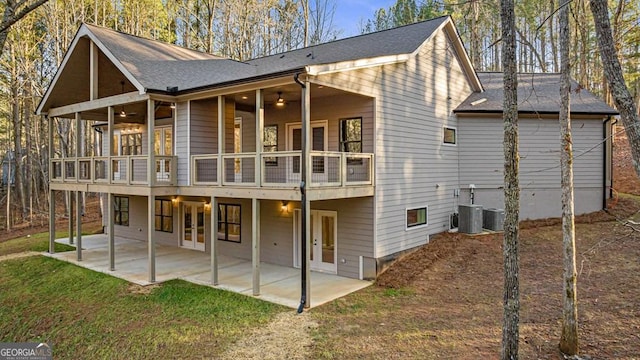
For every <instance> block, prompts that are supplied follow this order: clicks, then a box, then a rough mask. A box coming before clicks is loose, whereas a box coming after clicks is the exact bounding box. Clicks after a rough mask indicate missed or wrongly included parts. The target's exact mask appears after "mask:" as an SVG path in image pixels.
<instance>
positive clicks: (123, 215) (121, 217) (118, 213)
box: [113, 196, 129, 226]
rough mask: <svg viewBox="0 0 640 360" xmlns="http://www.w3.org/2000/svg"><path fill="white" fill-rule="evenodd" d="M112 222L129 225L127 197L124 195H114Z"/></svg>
mask: <svg viewBox="0 0 640 360" xmlns="http://www.w3.org/2000/svg"><path fill="white" fill-rule="evenodd" d="M113 207H114V213H115V214H114V224H116V225H121V226H129V198H128V197H126V196H114V197H113Z"/></svg>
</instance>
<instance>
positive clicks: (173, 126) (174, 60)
mask: <svg viewBox="0 0 640 360" xmlns="http://www.w3.org/2000/svg"><path fill="white" fill-rule="evenodd" d="M498 75H499V74H498ZM497 78H498V79H499V78H500V76H496V75H495V74H494V75H491V74H480V77H479V76H478V74H477V73H476V71H475V70H474V69H473V67H472V65H471V63H470V61H469V58H468V56H467V54H466V52H465V50H464V47H463V44H462V43H461V40H460V37H459V36H458V33H457V31H456V28H455V26H454V24H453V22H452V20H451V18H450V17H439V18H436V19H432V20H429V21H425V22H421V23H417V24H413V25H408V26H403V27H399V28H395V29H390V30H385V31H380V32H376V33H371V34H366V35H361V36H356V37H352V38H347V39H342V40H338V41H333V42H330V43H326V44H321V45H316V46H311V47H308V48H303V49H299V50H295V51H290V52H286V53H282V54H277V55H273V56H268V57H264V58H259V59H254V60H250V61H246V62H238V61H234V60H230V59H225V58H221V57H217V56H214V55H210V54H205V53H201V52H197V51H193V50H188V49H184V48H181V47H178V46H174V45H170V44H166V43H162V42H158V41H153V40H148V39H143V38H139V37H135V36H131V35H128V34H123V33H119V32H116V31H113V30H109V29H105V28H101V27H96V26H91V25H82V26H81V28H80V29H79V31H78V33H77V35H76V36H75V38H74V40H73V42H72V43H71V45H70V48H69V50H68V52H67V54H66V56H65V57H64V60H63V62H62V64H61V66H60V69H59V71H58V72H57V74H56V76H55V78H54V79H53V81H52V83H51V85H50V87H49V89H48V90H47V92H46V93H45V95H44V98H43V100H42V102H41V103H40V105H39V107H38V113H40V114H43V115H45V116H47V117H48V119H49V121H53V120H54V119H59V121H71V122H73V123H74V124H75V126H76V127H77V128H80V127H81V124H82V122H83V121H86V120H94V121H98V122H100V123H99V125H98V126H96V127H95V130H96V131H98V132H99V133H100V136H98V138H99V139H100V143H99V144H98V145H97V146H98V148H99V149H100V150H99V155H100V156H86V155H87V154H85V153H82V149H83V146H81V145H80V142H81V141H83V139H82V137H78V144H77V146H76V153H75V154H74V156H70V157H57V156H56V151H55V146H56V141H55V140H54V138H55V137H54V134H53V130H51V129H50V132H49V144H50V149H51V153H50V155H51V156H50V157H51V165H50V179H51V181H50V192H51V195H50V201H51V204H52V205H51V209H52V210H51V211H52V214H51V234H52V235H51V243H52V247H51V251H53V240H54V235H53V234H54V233H55V231H54V230H55V221H54V217H55V213H54V209H55V206H54V203H55V196H54V195H55V192H59V191H68V192H75V194H76V195H78V194H80V193H81V192H97V193H100V194H102V195H103V198H104V203H105V207H104V214H105V217H104V219H105V220H104V222H105V232H106V233H107V234H108V239H109V240H108V241H109V268H111V269H113V268H115V266H116V256H115V254H114V250H113V249H114V238H116V237H117V238H126V239H133V240H141V241H146V242H147V246H148V251H149V252H148V254H149V255H148V257H149V264H148V277H149V281H150V282H153V281H155V271H156V263H155V256H156V255H155V247H156V244H157V243H161V244H166V245H171V246H175V247H182V248H187V249H193V250H194V251H204V252H206V253H208V254H210V255H211V281H212V283H213V284H217V283H218V281H219V280H218V272H219V269H218V263H217V260H216V259H217V257H218V256H219V255H220V254H222V255H225V256H232V257H236V258H239V259H246V260H250V261H252V263H253V264H254V270H253V288H254V293H259V291H260V266H259V264H260V263H261V262H264V263H272V264H277V265H281V266H287V267H300V266H301V265H302V264H303V263H304V264H308V265H309V266H308V267H307V271H321V272H327V273H332V274H337V275H338V276H343V277H352V278H357V279H371V278H375V277H376V276H377V274H378V273H379V272H380V271H381V269H382V268H383V266H384V264H385V263H386V262H387V261H389V260H390V259H393V258H395V257H397V256H398V255H399V254H402V253H404V252H406V251H410V250H411V249H414V248H416V247H417V246H420V245H424V244H426V243H427V242H428V241H429V236H430V235H433V234H436V233H440V232H443V231H447V230H449V229H450V227H451V223H450V222H451V215H452V214H453V213H455V212H456V209H457V205H458V204H459V203H460V202H461V201H463V202H466V201H468V197H469V192H468V188H469V184H472V183H473V184H474V185H475V186H476V187H477V188H476V189H475V191H476V193H477V197H476V203H479V204H482V202H483V201H486V203H487V205H488V206H492V207H502V206H501V204H500V202H501V190H500V189H501V186H502V184H501V176H502V172H501V171H502V168H501V165H502V160H501V159H502V140H501V139H502V131H501V129H502V128H501V126H502V122H501V121H502V120H501V103H500V101H501V100H500V99H501V92H500V91H499V90H500V89H501V87H500V86H501V85H500V83H499V82H497V81H496V79H497ZM532 79H533V77H532ZM545 79H546V78H545ZM481 80H482V82H481ZM485 81H486V82H487V84H488V85H490V86H489V87H488V88H487V90H488V91H484V90H485V89H484V88H483V83H484V82H485ZM536 81H537V78H536ZM521 82H522V83H524V85H523V86H524V87H523V89H525V90H523V91H525V92H526V87H527V86H529V87H535V85H536V84H535V81H533V80H532V81H529V82H527V80H526V79H525V78H522V81H521ZM547 85H549V86H552V85H553V81H552V82H551V84H547ZM489 90H490V91H489ZM547 90H548V89H547ZM549 91H550V90H549ZM558 91H559V90H558ZM554 96H555V95H554ZM556 98H557V97H556ZM483 99H484V100H483ZM552 99H553V96H551V97H549V98H548V99H547V100H544V99H542V100H541V99H538V101H539V102H540V103H544V102H545V101H547V102H548V101H551V100H552ZM574 102H576V103H575V104H574V103H572V109H573V106H574V105H575V106H576V107H577V108H579V104H580V103H581V102H588V103H590V104H591V103H593V104H596V105H597V106H595V105H594V106H593V107H590V108H588V109H587V110H585V112H584V113H580V114H578V113H576V115H577V116H578V115H580V116H583V117H582V118H580V120H579V121H581V124H582V126H577V127H576V128H575V131H574V136H575V144H576V145H575V146H576V147H577V149H576V151H577V152H579V151H581V149H582V150H586V149H587V148H589V153H588V154H589V155H588V156H582V157H578V158H577V159H576V167H577V168H578V169H579V170H578V171H576V173H575V176H576V190H577V193H578V194H583V195H584V197H585V198H584V199H585V200H584V201H582V200H580V199H578V200H577V202H576V204H577V205H576V206H577V211H578V212H589V211H594V210H598V209H601V208H602V198H603V196H604V197H605V198H606V193H607V187H608V186H610V183H609V185H607V181H609V182H610V176H609V175H608V174H609V172H608V171H609V170H608V169H607V166H608V160H607V157H608V156H610V152H609V151H608V150H607V142H606V139H607V136H608V134H609V130H608V125H607V124H609V122H608V119H609V116H610V115H612V114H615V113H616V112H615V111H614V110H612V109H610V108H609V107H607V106H606V105H604V104H602V103H601V102H600V101H599V100H597V99H596V98H595V97H594V96H593V95H591V94H589V93H588V92H586V91H585V90H583V92H582V94H581V98H580V99H574ZM532 103H533V102H532V101H531V99H528V102H527V104H532ZM534 105H535V104H534ZM557 107H558V105H557V104H556V106H555V109H556V110H549V111H547V112H544V111H538V110H537V109H536V108H535V106H532V107H531V108H530V109H529V108H528V109H527V112H526V113H523V124H524V126H525V128H526V130H525V131H524V132H523V134H522V135H523V136H524V138H523V140H522V141H523V143H522V145H521V149H522V150H521V154H523V155H527V156H523V160H522V161H523V167H524V169H525V174H528V175H526V176H528V177H527V180H526V181H524V182H523V189H524V190H527V189H528V190H527V191H529V192H528V193H527V194H528V195H527V196H525V200H524V201H523V214H524V217H529V218H536V217H546V216H554V215H556V214H559V208H560V204H559V200H557V199H558V197H557V196H555V195H554V194H557V193H559V187H560V177H559V175H557V178H553V176H556V174H557V172H555V170H553V167H554V166H555V165H556V163H557V159H558V158H559V155H558V154H559V149H560V145H559V134H558V133H557V131H558V125H557ZM554 111H555V113H554ZM554 114H555V115H554ZM574 121H575V120H574ZM50 128H53V126H51V127H50ZM603 128H604V130H603ZM603 131H604V133H603ZM534 158H535V161H533V160H534ZM529 160H531V162H527V161H529ZM546 168H551V170H550V171H551V172H549V170H545V169H546ZM580 169H584V171H580ZM303 171H306V173H305V174H304V176H303ZM527 171H531V173H527ZM558 174H559V173H558ZM303 177H306V179H307V181H306V183H305V190H304V192H305V199H304V201H302V193H301V180H302V178H303ZM543 180H544V181H543ZM538 183H541V184H542V185H541V187H540V188H539V187H538V186H537V185H536V184H538ZM594 184H595V185H594ZM530 193H531V194H533V195H531V194H530ZM536 194H539V195H536ZM542 194H544V195H542ZM583 195H580V196H583ZM535 196H538V198H540V201H538V202H536V203H535V204H534V205H533V207H534V208H536V211H533V212H528V210H527V209H529V208H531V207H530V205H531V204H530V202H531V201H534V202H535V201H536V200H535V199H538V198H536V197H535ZM554 197H555V198H554ZM555 200H557V203H555V202H554V201H555ZM303 208H304V209H305V210H306V211H301V209H303ZM303 213H304V216H303ZM77 222H81V217H80V216H78V217H77ZM303 228H304V229H305V233H306V236H304V234H303V233H302V229H303ZM302 239H307V245H308V246H307V247H306V248H307V251H306V252H304V253H302V252H301V248H302V246H301V242H302ZM81 252H82V249H81V246H79V250H78V256H79V257H81ZM185 266H188V263H186V264H185ZM308 278H309V277H307V279H308Z"/></svg>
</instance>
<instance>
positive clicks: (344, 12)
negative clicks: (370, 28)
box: [333, 0, 395, 38]
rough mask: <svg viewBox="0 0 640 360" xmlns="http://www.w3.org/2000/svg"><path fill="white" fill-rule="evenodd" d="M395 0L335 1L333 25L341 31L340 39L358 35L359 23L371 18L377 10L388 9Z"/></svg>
mask: <svg viewBox="0 0 640 360" xmlns="http://www.w3.org/2000/svg"><path fill="white" fill-rule="evenodd" d="M394 3H395V0H336V13H335V16H334V19H333V20H334V24H335V27H336V29H341V30H342V32H341V33H340V36H339V37H340V38H345V37H349V36H355V35H359V34H360V31H359V29H360V22H361V21H362V22H364V21H365V20H366V19H370V18H372V17H373V13H374V12H375V11H376V10H378V9H379V8H381V7H383V8H388V7H389V6H391V5H393V4H394Z"/></svg>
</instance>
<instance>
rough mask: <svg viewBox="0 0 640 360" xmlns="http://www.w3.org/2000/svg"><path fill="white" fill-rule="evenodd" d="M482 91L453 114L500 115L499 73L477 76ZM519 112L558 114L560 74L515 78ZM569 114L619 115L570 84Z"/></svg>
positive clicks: (528, 75)
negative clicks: (516, 79) (482, 88)
mask: <svg viewBox="0 0 640 360" xmlns="http://www.w3.org/2000/svg"><path fill="white" fill-rule="evenodd" d="M478 78H479V79H480V82H481V83H482V86H483V87H484V89H485V91H484V92H482V93H478V92H475V93H473V94H471V95H470V96H469V97H468V98H467V99H466V100H465V101H464V102H462V104H460V106H458V107H457V108H456V109H455V110H454V112H455V113H459V114H460V113H502V108H503V103H502V102H503V76H502V73H501V72H485V73H483V72H479V73H478ZM518 112H519V113H524V114H557V113H559V112H560V74H555V73H554V74H548V73H544V74H541V73H523V74H518ZM571 113H572V114H602V115H617V114H618V112H617V111H616V110H615V109H613V108H611V107H610V106H608V105H607V104H606V103H605V102H604V101H602V100H601V99H600V98H598V97H597V96H595V95H593V94H592V93H591V92H589V91H588V90H587V89H585V88H583V87H582V86H580V85H579V84H578V83H577V82H575V81H573V80H572V81H571Z"/></svg>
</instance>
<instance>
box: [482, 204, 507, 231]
mask: <svg viewBox="0 0 640 360" xmlns="http://www.w3.org/2000/svg"><path fill="white" fill-rule="evenodd" d="M482 227H483V228H485V229H488V230H493V231H502V230H504V210H502V209H484V210H483V211H482Z"/></svg>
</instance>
